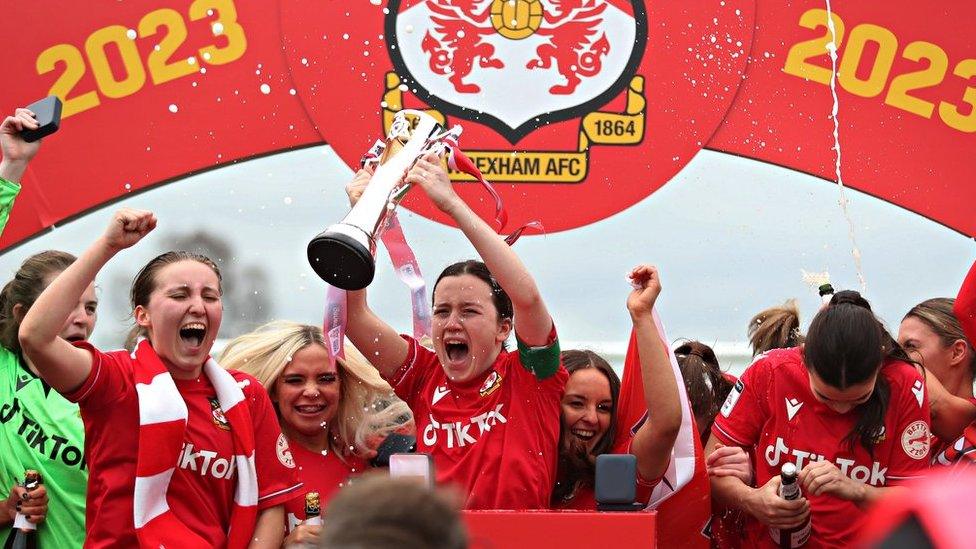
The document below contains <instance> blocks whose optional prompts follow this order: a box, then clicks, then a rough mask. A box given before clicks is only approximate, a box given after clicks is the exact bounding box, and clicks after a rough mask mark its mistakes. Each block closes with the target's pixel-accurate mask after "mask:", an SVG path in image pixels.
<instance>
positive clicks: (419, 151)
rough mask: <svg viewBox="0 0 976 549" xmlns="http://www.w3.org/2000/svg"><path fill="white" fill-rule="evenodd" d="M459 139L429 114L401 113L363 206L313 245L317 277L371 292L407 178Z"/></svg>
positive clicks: (380, 151)
mask: <svg viewBox="0 0 976 549" xmlns="http://www.w3.org/2000/svg"><path fill="white" fill-rule="evenodd" d="M460 133H461V128H460V126H454V127H453V128H451V129H450V130H444V129H443V128H442V127H441V125H440V124H438V122H437V121H436V120H435V119H434V118H433V117H432V116H430V115H428V114H426V113H424V112H421V111H416V110H411V109H404V110H401V111H399V112H398V113H397V114H396V117H395V118H394V119H393V123H392V124H391V125H390V131H389V134H388V135H387V138H386V142H385V143H383V142H378V143H377V145H376V146H374V149H373V150H372V152H374V153H376V154H377V155H378V162H377V165H376V170H375V171H374V172H373V176H372V177H371V178H370V180H369V184H368V185H367V186H366V189H365V190H364V191H363V195H362V196H361V197H360V199H359V201H358V202H357V203H356V205H355V206H353V208H352V209H351V210H350V211H349V213H348V214H346V216H345V217H344V218H343V219H342V221H340V222H338V223H336V224H335V225H332V226H330V227H329V228H327V229H326V230H325V231H323V232H322V233H320V234H319V235H318V236H316V237H315V238H313V239H312V241H311V242H309V243H308V262H309V264H311V266H312V269H313V270H314V271H315V274H317V275H319V277H321V278H322V280H324V281H326V282H328V283H329V284H331V285H332V286H335V287H337V288H342V289H343V290H361V289H363V288H365V287H366V286H369V283H370V282H372V281H373V275H374V274H375V271H376V262H375V260H374V259H373V256H374V254H375V253H376V241H377V240H378V239H379V238H380V236H381V235H382V232H383V230H384V229H385V228H386V222H387V218H388V216H389V214H390V213H391V212H393V210H394V209H395V208H396V205H397V204H398V203H399V202H400V199H402V198H403V196H404V195H405V194H406V192H407V191H408V190H409V188H410V185H409V184H406V183H404V181H403V180H404V177H405V176H406V174H407V172H408V171H409V170H410V168H412V167H413V165H414V164H415V163H416V162H417V160H418V159H419V158H420V157H422V156H423V155H424V154H426V153H427V152H428V151H432V150H433V151H436V152H437V153H438V154H443V153H444V152H446V149H447V147H449V146H450V145H449V144H453V143H456V142H457V137H458V136H460Z"/></svg>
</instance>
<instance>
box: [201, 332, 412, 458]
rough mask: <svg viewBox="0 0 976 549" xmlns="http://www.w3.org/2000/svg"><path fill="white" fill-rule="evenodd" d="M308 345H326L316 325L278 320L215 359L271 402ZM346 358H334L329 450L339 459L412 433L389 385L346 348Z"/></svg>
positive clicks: (403, 408) (407, 410) (237, 340)
mask: <svg viewBox="0 0 976 549" xmlns="http://www.w3.org/2000/svg"><path fill="white" fill-rule="evenodd" d="M309 345H322V346H323V347H326V348H328V343H327V342H326V340H325V337H324V336H323V334H322V329H321V328H319V327H318V326H311V325H308V324H299V323H297V322H292V321H287V320H278V321H274V322H269V323H268V324H265V325H264V326H261V327H259V328H258V329H256V330H254V331H253V332H250V333H247V334H244V335H242V336H238V337H236V338H234V339H233V340H232V341H231V342H230V343H228V344H227V346H226V347H224V350H223V352H222V353H221V355H220V358H219V359H218V362H219V363H220V365H221V366H223V367H224V368H226V369H228V370H240V371H242V372H245V373H248V374H251V375H252V376H254V377H256V378H257V379H258V381H260V382H261V385H264V387H265V389H267V391H268V394H269V395H271V397H272V399H274V397H275V396H276V395H275V385H276V383H275V382H276V381H277V380H278V377H279V376H281V373H282V372H283V371H284V369H285V367H286V366H287V365H288V363H289V362H291V357H293V356H294V355H295V353H297V352H299V351H301V350H302V349H304V348H305V347H308V346H309ZM345 354H346V358H345V360H343V359H337V360H336V367H337V369H338V371H339V386H340V395H341V396H340V399H339V408H338V410H337V411H336V421H335V428H334V429H333V430H332V432H333V434H335V435H336V437H338V439H339V440H338V444H339V445H341V446H340V447H339V448H336V447H335V446H336V444H335V441H333V437H331V436H329V437H328V440H329V447H330V449H331V450H333V451H335V452H336V453H337V454H338V455H340V456H341V455H347V454H349V453H353V452H355V453H358V454H360V455H365V454H366V453H368V452H369V451H371V450H375V449H376V448H375V446H376V444H377V443H378V442H379V441H381V440H383V439H384V438H386V436H387V435H389V434H391V433H393V432H395V431H403V430H404V429H405V428H408V427H409V429H410V430H411V431H412V430H413V414H412V413H411V412H410V408H409V407H408V406H407V404H406V403H405V402H403V401H402V400H400V399H399V398H397V397H396V395H394V394H393V389H391V388H390V385H389V384H388V383H387V382H386V381H384V380H383V378H381V377H380V375H379V372H377V371H376V369H375V368H373V366H372V365H371V364H370V363H369V362H368V361H367V360H366V358H365V357H363V355H362V353H360V352H359V350H357V349H356V348H355V347H353V346H352V345H346V347H345Z"/></svg>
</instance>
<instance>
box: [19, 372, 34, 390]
mask: <svg viewBox="0 0 976 549" xmlns="http://www.w3.org/2000/svg"><path fill="white" fill-rule="evenodd" d="M31 381H34V378H33V377H32V376H30V375H28V374H20V375H19V376H17V389H16V390H17V391H20V390H21V389H23V388H24V387H27V385H28V384H29V383H30V382H31Z"/></svg>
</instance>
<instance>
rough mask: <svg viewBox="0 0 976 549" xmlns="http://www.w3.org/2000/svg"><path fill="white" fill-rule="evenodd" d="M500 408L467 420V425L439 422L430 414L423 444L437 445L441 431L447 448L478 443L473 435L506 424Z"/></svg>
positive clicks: (455, 422) (456, 422)
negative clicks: (475, 428) (476, 427)
mask: <svg viewBox="0 0 976 549" xmlns="http://www.w3.org/2000/svg"><path fill="white" fill-rule="evenodd" d="M502 406H504V404H499V405H497V406H495V409H494V410H489V411H487V412H485V413H483V414H478V415H476V416H474V417H472V418H469V419H468V421H467V423H465V422H464V421H446V422H441V421H437V420H436V419H434V416H433V415H432V414H431V415H430V416H429V417H430V423H429V424H428V425H427V426H426V427H424V444H426V445H427V446H434V445H436V444H437V437H438V431H442V432H443V433H444V436H446V437H447V447H448V448H454V447H458V448H461V447H464V446H467V445H469V444H474V443H476V442H478V439H477V438H475V437H474V436H473V435H478V436H480V435H483V434H485V433H487V432H489V431H491V428H492V427H493V426H495V425H497V424H498V423H508V419H507V418H506V417H505V416H503V415H502ZM475 425H477V426H478V429H477V432H473V431H472V430H471V428H472V427H473V426H475Z"/></svg>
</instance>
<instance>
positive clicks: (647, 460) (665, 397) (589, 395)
mask: <svg viewBox="0 0 976 549" xmlns="http://www.w3.org/2000/svg"><path fill="white" fill-rule="evenodd" d="M630 279H631V281H632V283H633V285H634V289H633V290H632V291H631V292H630V295H629V296H628V297H627V310H628V311H630V316H631V319H632V321H633V323H634V331H635V333H636V334H637V348H638V352H639V354H640V357H641V373H642V377H643V380H644V401H645V404H646V405H647V415H648V418H649V419H647V420H645V421H644V422H643V423H642V424H641V426H640V427H639V428H638V429H637V431H636V432H634V434H633V435H630V434H629V433H628V432H627V431H621V430H620V429H617V410H618V402H619V399H620V379H619V378H618V377H617V374H616V373H614V371H613V369H612V368H611V367H610V365H609V364H608V363H607V361H606V360H604V359H603V358H601V357H600V356H599V355H597V354H596V353H593V352H592V351H575V350H574V351H565V352H564V353H563V364H564V365H565V367H566V369H567V370H568V371H569V381H568V382H567V383H566V393H565V394H564V395H563V399H562V442H561V444H560V451H559V475H558V481H557V483H556V485H555V489H554V490H553V494H552V505H553V507H554V508H557V509H580V510H590V511H592V510H596V498H595V496H594V493H593V483H594V477H595V466H596V457H597V456H598V455H601V454H608V453H612V454H633V455H634V456H637V501H638V502H644V503H647V502H648V501H649V500H650V497H651V491H652V490H653V489H654V486H656V485H657V483H658V482H659V481H660V480H661V477H662V476H663V475H664V473H665V471H667V468H668V464H669V463H670V459H671V448H672V447H673V446H674V441H675V439H676V438H677V436H678V430H679V428H680V427H681V403H680V400H679V397H678V390H679V387H678V381H677V380H676V379H675V376H674V372H673V371H672V369H671V363H670V361H669V359H668V356H667V354H666V353H667V352H668V349H666V348H665V347H664V346H663V345H662V344H661V336H660V335H659V334H658V330H657V327H656V326H655V324H654V319H653V317H652V316H651V311H652V309H653V308H654V303H655V301H657V297H658V295H660V293H661V280H660V277H659V276H658V272H657V269H656V268H654V267H652V266H650V265H639V266H637V267H635V268H634V269H633V271H631V273H630Z"/></svg>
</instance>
